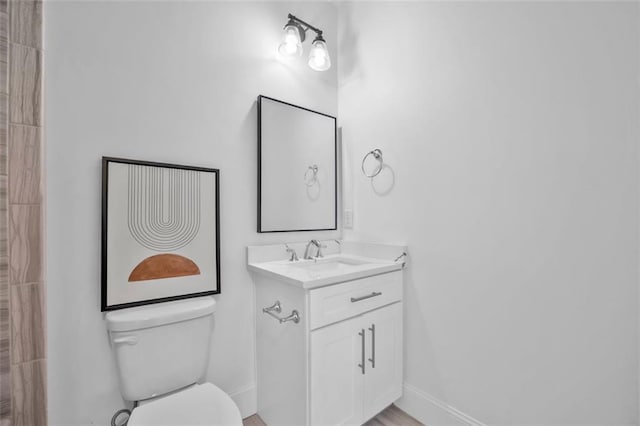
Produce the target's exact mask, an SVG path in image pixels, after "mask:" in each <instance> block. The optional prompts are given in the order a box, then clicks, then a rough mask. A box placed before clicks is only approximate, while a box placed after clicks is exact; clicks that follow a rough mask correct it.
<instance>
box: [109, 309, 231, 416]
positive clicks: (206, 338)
mask: <svg viewBox="0 0 640 426" xmlns="http://www.w3.org/2000/svg"><path fill="white" fill-rule="evenodd" d="M215 306H216V302H215V300H214V299H213V298H212V297H201V298H197V299H187V300H181V301H175V302H166V303H159V304H155V305H148V306H142V307H137V308H129V309H122V310H119V311H114V312H109V313H108V314H107V315H106V321H107V328H108V330H109V336H110V338H111V345H112V347H113V351H114V353H115V357H116V364H117V367H118V375H119V380H120V391H121V393H122V396H123V398H124V399H126V400H128V401H136V403H137V406H136V407H135V408H134V409H133V412H132V413H131V417H130V418H129V422H128V423H127V426H159V425H167V426H168V425H171V426H182V425H185V426H186V425H203V426H204V425H207V426H217V425H220V426H223V425H224V426H236V425H238V426H239V425H242V417H241V415H240V411H239V410H238V407H237V406H236V405H235V403H234V402H233V400H232V399H231V398H230V397H229V395H227V394H226V393H224V392H223V391H222V390H221V389H220V388H218V387H216V386H215V385H213V384H212V383H201V384H198V382H199V381H200V380H202V379H203V377H204V374H205V372H206V369H207V364H208V361H209V345H210V342H211V333H212V327H213V313H214V312H215Z"/></svg>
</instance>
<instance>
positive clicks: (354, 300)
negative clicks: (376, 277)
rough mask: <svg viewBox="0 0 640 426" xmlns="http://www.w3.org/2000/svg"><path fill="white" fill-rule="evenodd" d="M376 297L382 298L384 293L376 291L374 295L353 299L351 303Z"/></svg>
mask: <svg viewBox="0 0 640 426" xmlns="http://www.w3.org/2000/svg"><path fill="white" fill-rule="evenodd" d="M376 296H382V293H381V292H379V291H374V292H373V293H371V294H367V295H366V296H360V297H352V298H351V303H354V302H359V301H361V300H365V299H370V298H372V297H376Z"/></svg>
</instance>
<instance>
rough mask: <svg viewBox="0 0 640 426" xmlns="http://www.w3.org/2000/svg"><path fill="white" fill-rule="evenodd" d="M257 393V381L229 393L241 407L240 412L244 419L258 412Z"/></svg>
mask: <svg viewBox="0 0 640 426" xmlns="http://www.w3.org/2000/svg"><path fill="white" fill-rule="evenodd" d="M257 395H258V394H257V389H256V384H255V383H251V384H249V385H247V386H244V387H242V388H240V389H238V390H237V391H235V392H230V393H229V396H230V397H231V399H233V402H235V403H236V405H237V406H238V408H239V409H240V414H241V415H242V418H243V419H246V418H247V417H249V416H252V415H254V414H255V413H257V412H258V403H257Z"/></svg>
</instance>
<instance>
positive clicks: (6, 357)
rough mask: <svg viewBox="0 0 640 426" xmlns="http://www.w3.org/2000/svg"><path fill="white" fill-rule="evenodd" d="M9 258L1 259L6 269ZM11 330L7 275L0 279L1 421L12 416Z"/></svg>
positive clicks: (1, 263) (0, 262)
mask: <svg viewBox="0 0 640 426" xmlns="http://www.w3.org/2000/svg"><path fill="white" fill-rule="evenodd" d="M7 262H8V260H7V258H6V257H2V258H0V265H2V266H3V267H6V265H7ZM10 339H11V330H10V327H9V282H8V280H7V277H6V275H5V276H4V277H3V278H2V279H0V419H6V418H10V415H11V357H10V348H11V347H10V344H11V343H10Z"/></svg>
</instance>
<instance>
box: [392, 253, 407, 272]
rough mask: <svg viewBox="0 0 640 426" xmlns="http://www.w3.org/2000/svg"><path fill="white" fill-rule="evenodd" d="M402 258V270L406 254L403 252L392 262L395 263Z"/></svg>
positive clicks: (405, 262)
mask: <svg viewBox="0 0 640 426" xmlns="http://www.w3.org/2000/svg"><path fill="white" fill-rule="evenodd" d="M403 257H404V260H403V261H402V267H403V268H404V267H405V266H406V265H407V252H405V251H403V252H402V254H401V255H400V256H398V257H396V258H395V259H394V262H397V261H398V260H400V259H402V258H403Z"/></svg>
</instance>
